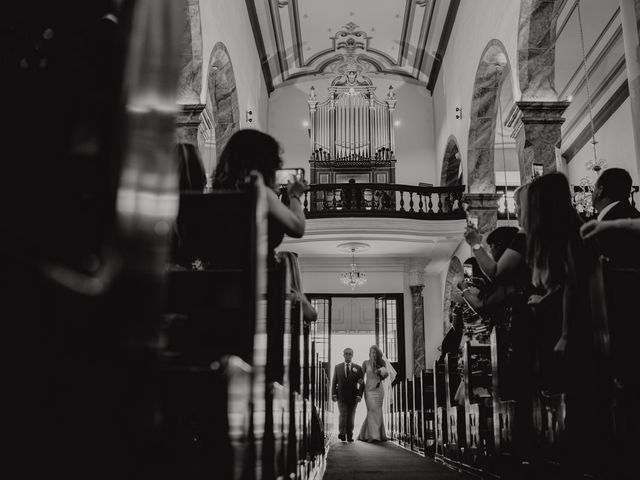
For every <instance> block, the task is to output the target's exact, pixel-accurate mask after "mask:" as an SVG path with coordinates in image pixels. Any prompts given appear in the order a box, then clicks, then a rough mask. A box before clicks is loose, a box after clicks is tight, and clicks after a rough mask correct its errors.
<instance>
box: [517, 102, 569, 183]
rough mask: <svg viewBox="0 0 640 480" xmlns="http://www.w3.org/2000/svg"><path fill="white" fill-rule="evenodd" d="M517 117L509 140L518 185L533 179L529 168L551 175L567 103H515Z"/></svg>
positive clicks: (555, 166)
mask: <svg viewBox="0 0 640 480" xmlns="http://www.w3.org/2000/svg"><path fill="white" fill-rule="evenodd" d="M516 105H517V106H518V109H519V110H520V113H519V115H518V118H517V119H516V124H515V127H514V130H513V134H512V136H513V138H515V140H516V148H517V151H518V159H519V161H520V183H521V184H522V185H524V184H525V183H527V182H530V181H531V178H532V177H533V164H534V163H539V164H542V166H543V173H550V172H555V171H556V170H557V169H558V168H557V165H556V148H558V147H559V146H560V140H561V138H562V135H561V132H560V127H561V126H562V124H563V123H564V117H563V116H562V115H563V114H564V111H565V110H566V109H567V107H568V106H569V102H537V101H533V102H530V101H521V102H516Z"/></svg>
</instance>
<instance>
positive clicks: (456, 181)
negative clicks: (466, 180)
mask: <svg viewBox="0 0 640 480" xmlns="http://www.w3.org/2000/svg"><path fill="white" fill-rule="evenodd" d="M461 160H462V155H461V154H460V148H459V147H458V141H457V140H456V137H454V136H453V135H451V136H450V137H449V139H448V140H447V148H446V149H445V151H444V158H443V160H442V174H441V175H440V186H441V187H453V186H457V185H462V183H463V172H462V161H461Z"/></svg>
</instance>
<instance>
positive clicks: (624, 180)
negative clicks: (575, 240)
mask: <svg viewBox="0 0 640 480" xmlns="http://www.w3.org/2000/svg"><path fill="white" fill-rule="evenodd" d="M631 185H632V184H631V175H629V172H627V171H626V170H624V169H623V168H608V169H606V170H604V171H603V172H602V173H601V174H600V177H599V178H598V181H597V182H596V184H595V187H594V190H593V197H592V201H593V206H594V207H595V209H596V210H597V211H598V218H597V219H598V221H601V220H617V219H619V218H638V217H640V212H638V210H636V209H635V208H634V207H633V206H632V205H631V204H630V203H629V196H630V195H631ZM598 242H599V245H600V249H601V253H602V254H603V255H604V256H606V257H607V258H608V259H609V261H610V263H611V266H613V267H629V266H635V267H640V249H639V248H638V239H637V237H636V236H635V235H633V233H630V232H627V231H624V230H610V231H607V232H603V233H602V234H601V235H599V236H598Z"/></svg>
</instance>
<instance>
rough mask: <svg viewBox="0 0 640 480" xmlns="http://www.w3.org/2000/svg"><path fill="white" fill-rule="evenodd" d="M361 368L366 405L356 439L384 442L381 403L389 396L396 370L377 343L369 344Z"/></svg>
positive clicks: (385, 435)
mask: <svg viewBox="0 0 640 480" xmlns="http://www.w3.org/2000/svg"><path fill="white" fill-rule="evenodd" d="M362 369H363V370H364V372H365V374H366V382H365V388H364V400H365V403H366V405H367V418H366V419H365V421H364V423H363V424H362V428H361V429H360V435H358V440H363V441H365V442H384V441H386V440H387V434H386V433H385V430H384V421H383V417H382V405H383V403H384V401H385V397H388V396H389V393H390V390H391V383H393V381H394V380H395V378H396V371H395V370H394V368H393V366H391V363H389V361H388V360H387V359H386V358H385V356H384V355H383V354H382V351H381V350H380V348H378V346H377V345H371V348H369V359H368V360H365V361H364V362H363V363H362Z"/></svg>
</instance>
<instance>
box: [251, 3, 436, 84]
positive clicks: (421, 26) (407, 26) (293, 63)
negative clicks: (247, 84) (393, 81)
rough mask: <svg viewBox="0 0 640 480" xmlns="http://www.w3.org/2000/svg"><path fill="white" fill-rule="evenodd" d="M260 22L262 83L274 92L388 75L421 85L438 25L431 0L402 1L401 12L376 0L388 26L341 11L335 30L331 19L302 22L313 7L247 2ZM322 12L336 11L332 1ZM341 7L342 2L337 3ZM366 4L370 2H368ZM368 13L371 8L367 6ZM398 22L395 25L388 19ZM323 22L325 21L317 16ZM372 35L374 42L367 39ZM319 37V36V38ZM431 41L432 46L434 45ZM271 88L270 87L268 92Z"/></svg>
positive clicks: (333, 20) (429, 63)
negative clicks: (329, 78)
mask: <svg viewBox="0 0 640 480" xmlns="http://www.w3.org/2000/svg"><path fill="white" fill-rule="evenodd" d="M250 3H251V4H253V5H255V7H254V9H255V10H256V12H255V13H254V15H257V17H258V21H259V23H260V31H259V32H258V34H262V37H263V38H262V43H263V44H264V45H265V50H266V51H265V52H264V56H265V59H266V63H264V70H266V72H267V73H265V75H266V79H267V80H268V81H267V84H270V83H272V84H273V86H275V87H277V86H279V85H280V84H282V83H283V82H286V81H288V80H293V79H296V78H300V77H305V76H309V75H323V74H336V75H337V74H342V75H346V74H347V72H350V71H355V72H357V73H358V74H359V75H360V76H362V75H363V74H368V75H372V74H378V73H382V74H393V75H399V76H403V77H406V78H412V79H415V80H417V81H419V82H421V83H424V84H425V85H426V83H427V80H428V72H429V71H431V70H432V67H433V62H434V57H433V55H431V54H430V53H428V52H429V51H431V50H433V48H435V43H437V42H438V39H440V38H441V33H442V29H443V28H444V27H443V25H444V23H443V22H439V23H437V22H435V20H434V18H435V16H436V15H437V11H436V9H435V8H434V5H435V3H436V2H435V0H406V2H402V3H403V4H405V5H404V7H402V8H400V9H399V8H398V7H397V6H395V7H392V6H390V5H389V3H391V2H384V1H383V0H376V3H377V6H378V7H380V8H381V9H382V10H381V11H382V14H383V15H384V17H382V18H387V19H389V20H392V21H389V22H385V23H384V24H377V23H376V24H363V25H358V24H356V23H355V21H354V20H355V18H356V17H355V12H348V10H347V9H346V8H343V7H342V6H341V7H340V8H339V9H337V10H340V11H341V12H343V13H342V14H340V16H338V17H337V18H338V20H339V19H340V17H341V16H342V15H344V17H343V18H344V20H343V21H342V22H341V24H340V23H338V24H337V25H341V27H340V28H337V29H336V27H335V25H336V23H334V22H335V18H336V17H335V16H331V15H327V16H326V19H325V20H323V21H325V24H324V25H317V24H316V23H315V20H314V21H313V22H309V21H306V20H305V19H307V18H309V19H310V18H318V16H317V15H313V13H314V12H317V8H318V7H316V6H313V7H311V5H312V4H313V5H315V2H309V3H308V4H304V5H305V9H306V8H307V7H309V8H311V10H312V11H307V10H303V11H301V9H300V6H301V2H300V0H298V1H295V2H294V1H291V0H264V1H262V2H255V3H254V2H250ZM322 3H323V9H324V8H325V7H324V4H325V3H326V9H328V10H332V7H333V9H336V7H337V3H338V0H331V1H329V0H326V1H325V2H322ZM340 3H341V4H342V3H344V2H343V1H341V2H340ZM372 3H374V2H373V1H372ZM372 8H374V7H372ZM394 17H395V18H397V19H400V20H399V21H397V20H395V19H394ZM323 18H325V17H323ZM374 31H375V32H376V33H375V37H374V36H372V35H373V33H372V32H374ZM322 32H325V33H322ZM434 42H435V43H434ZM273 86H272V87H271V88H273Z"/></svg>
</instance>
